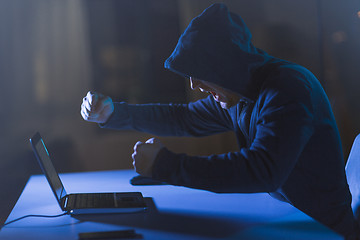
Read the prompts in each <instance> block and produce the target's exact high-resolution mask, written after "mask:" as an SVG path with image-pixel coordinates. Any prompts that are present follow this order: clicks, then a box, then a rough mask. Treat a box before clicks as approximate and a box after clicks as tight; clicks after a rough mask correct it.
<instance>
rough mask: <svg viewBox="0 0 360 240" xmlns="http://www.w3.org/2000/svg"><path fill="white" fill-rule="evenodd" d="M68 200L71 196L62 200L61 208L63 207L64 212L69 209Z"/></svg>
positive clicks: (66, 196)
mask: <svg viewBox="0 0 360 240" xmlns="http://www.w3.org/2000/svg"><path fill="white" fill-rule="evenodd" d="M68 200H69V195H65V196H64V197H63V198H62V199H61V207H62V209H63V210H66V208H67V205H68Z"/></svg>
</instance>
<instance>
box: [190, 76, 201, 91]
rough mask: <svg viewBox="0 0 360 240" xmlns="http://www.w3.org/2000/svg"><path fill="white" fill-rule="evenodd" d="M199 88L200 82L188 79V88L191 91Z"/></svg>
mask: <svg viewBox="0 0 360 240" xmlns="http://www.w3.org/2000/svg"><path fill="white" fill-rule="evenodd" d="M199 86H200V81H198V80H196V79H194V78H192V77H190V88H191V89H192V90H196V89H198V88H199Z"/></svg>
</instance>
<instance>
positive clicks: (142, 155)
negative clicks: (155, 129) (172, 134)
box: [131, 138, 164, 177]
mask: <svg viewBox="0 0 360 240" xmlns="http://www.w3.org/2000/svg"><path fill="white" fill-rule="evenodd" d="M163 147H164V145H163V144H162V143H161V142H160V141H159V140H158V139H156V138H150V139H149V140H147V141H146V142H145V143H143V142H137V143H136V144H135V146H134V153H133V154H132V155H131V156H132V159H133V160H134V161H133V165H134V168H135V171H136V172H137V173H139V174H140V175H142V176H145V177H152V167H153V165H154V161H155V158H156V156H157V154H158V153H159V151H160V150H161V149H162V148H163Z"/></svg>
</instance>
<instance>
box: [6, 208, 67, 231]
mask: <svg viewBox="0 0 360 240" xmlns="http://www.w3.org/2000/svg"><path fill="white" fill-rule="evenodd" d="M66 214H68V213H67V212H65V213H61V214H58V215H33V214H30V215H25V216H22V217H19V218H16V219H14V220H11V221H10V222H7V223H4V224H2V225H1V228H2V227H4V226H6V225H9V224H10V223H13V222H17V221H19V220H21V219H24V218H28V217H43V218H55V217H61V216H64V215H66Z"/></svg>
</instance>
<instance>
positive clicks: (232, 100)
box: [190, 77, 242, 109]
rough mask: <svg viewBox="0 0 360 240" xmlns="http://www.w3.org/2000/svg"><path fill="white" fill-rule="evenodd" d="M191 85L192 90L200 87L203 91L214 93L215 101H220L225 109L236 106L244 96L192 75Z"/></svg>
mask: <svg viewBox="0 0 360 240" xmlns="http://www.w3.org/2000/svg"><path fill="white" fill-rule="evenodd" d="M190 87H191V89H192V90H197V89H199V90H200V91H201V92H207V93H210V94H212V95H213V98H214V100H215V101H217V102H219V103H220V106H221V107H222V108H224V109H229V108H231V107H232V106H235V105H236V104H237V103H238V102H239V101H240V99H241V98H242V96H241V95H240V94H237V93H235V92H232V91H230V90H227V89H225V88H222V87H220V86H218V85H216V84H214V83H210V82H207V81H203V80H199V79H196V78H192V77H190Z"/></svg>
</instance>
